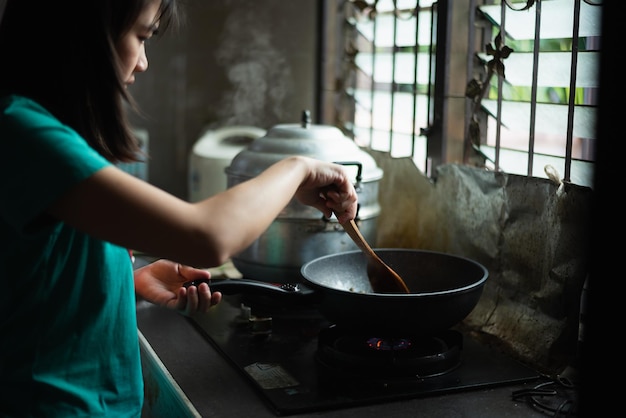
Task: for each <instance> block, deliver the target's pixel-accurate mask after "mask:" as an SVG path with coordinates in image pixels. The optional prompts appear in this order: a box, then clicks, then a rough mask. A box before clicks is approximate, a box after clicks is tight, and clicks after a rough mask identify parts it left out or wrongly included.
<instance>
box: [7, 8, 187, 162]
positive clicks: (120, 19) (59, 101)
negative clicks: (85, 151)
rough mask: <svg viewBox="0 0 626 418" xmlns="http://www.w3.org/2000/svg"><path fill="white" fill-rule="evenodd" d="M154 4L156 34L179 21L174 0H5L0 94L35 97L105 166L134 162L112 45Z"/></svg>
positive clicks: (136, 155)
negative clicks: (156, 5) (106, 162)
mask: <svg viewBox="0 0 626 418" xmlns="http://www.w3.org/2000/svg"><path fill="white" fill-rule="evenodd" d="M154 1H158V2H160V8H159V13H158V15H157V20H158V21H159V33H162V32H163V31H164V30H165V29H166V28H167V27H168V26H170V25H172V24H173V25H177V24H178V23H179V10H178V8H177V4H176V0H7V3H6V8H5V10H4V15H3V16H2V22H0V63H1V64H0V96H5V95H8V94H18V95H23V96H26V97H29V98H31V99H33V100H35V101H36V102H38V103H39V104H41V105H42V106H44V107H45V108H46V109H47V110H49V111H50V112H51V113H52V114H53V115H54V116H56V117H57V118H58V119H59V120H60V121H61V122H63V123H64V124H66V125H68V126H70V127H72V128H73V129H75V130H76V131H77V132H78V133H80V134H81V135H82V136H83V137H84V138H85V139H86V140H87V142H88V143H89V144H90V145H91V146H92V147H93V148H95V149H96V150H97V151H98V152H99V153H100V154H102V155H103V156H104V157H105V158H107V159H108V160H110V161H112V162H120V161H125V162H130V161H137V159H138V158H139V156H140V155H139V146H138V142H137V140H136V139H135V137H134V135H133V133H132V130H131V128H130V124H129V122H128V118H127V110H128V109H127V105H130V107H131V109H134V110H136V109H137V108H136V106H135V103H134V102H133V100H132V97H131V96H130V94H129V93H128V91H127V90H126V88H125V85H124V80H123V79H122V75H121V71H120V60H119V58H118V55H117V51H116V49H115V44H116V42H117V41H118V40H119V39H120V38H121V37H122V36H123V35H124V34H125V33H127V32H128V31H129V30H130V29H131V28H132V25H133V24H134V23H135V21H136V19H137V18H138V16H139V14H140V13H141V11H142V10H143V9H144V7H146V5H148V4H150V3H152V2H154Z"/></svg>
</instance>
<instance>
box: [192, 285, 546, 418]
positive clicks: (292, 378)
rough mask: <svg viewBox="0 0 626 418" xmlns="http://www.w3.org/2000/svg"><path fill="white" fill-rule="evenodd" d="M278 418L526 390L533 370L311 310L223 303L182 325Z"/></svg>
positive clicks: (456, 339) (464, 343) (240, 299)
mask: <svg viewBox="0 0 626 418" xmlns="http://www.w3.org/2000/svg"><path fill="white" fill-rule="evenodd" d="M189 320H190V321H191V322H192V323H193V324H194V325H195V327H196V328H197V329H198V330H199V331H200V333H201V334H202V335H203V336H204V337H205V338H206V339H207V340H208V342H209V343H210V344H211V345H212V346H213V347H214V348H215V349H216V350H217V351H218V352H219V353H220V354H221V355H222V356H223V357H224V358H225V359H227V360H228V361H229V363H230V364H231V365H232V366H233V367H234V368H235V369H236V370H237V371H238V372H239V373H240V374H241V376H243V378H244V379H246V380H247V381H248V382H249V384H250V385H252V387H254V388H255V390H256V392H257V393H258V394H259V396H260V397H261V398H262V399H263V400H264V401H265V402H266V403H267V404H268V405H269V407H270V408H271V409H272V410H273V411H274V412H275V413H276V414H277V415H294V414H301V413H306V412H313V411H323V410H332V409H339V408H346V407H351V406H357V405H367V404H375V403H386V402H391V401H396V400H401V399H411V398H418V397H427V396H434V395H440V394H445V393H452V392H460V391H471V390H476V389H484V388H489V387H494V386H502V385H509V384H516V383H524V382H529V381H533V380H536V379H538V378H539V375H538V374H537V372H535V371H533V370H531V369H529V368H527V367H526V366H524V365H523V364H521V363H518V362H517V361H515V360H514V359H512V358H509V357H507V356H506V355H504V354H503V353H500V352H498V351H496V350H494V349H492V348H490V347H487V346H485V345H482V344H480V343H478V342H476V341H475V340H473V339H472V338H470V337H468V336H466V335H464V334H463V333H462V332H460V331H457V330H454V329H451V330H445V331H443V332H441V333H437V334H436V335H411V334H410V333H409V334H408V335H379V334H380V333H378V334H377V335H368V334H363V333H362V332H354V331H353V330H349V329H341V328H339V327H337V326H335V325H334V324H331V323H329V322H328V321H326V320H325V319H324V318H323V317H322V316H321V315H320V314H319V312H317V310H316V309H315V307H313V306H276V303H272V301H268V300H265V299H263V298H262V297H258V296H256V297H250V296H234V295H229V296H224V300H223V301H222V303H220V304H219V305H218V306H216V307H215V308H213V309H212V311H211V312H210V313H209V314H206V315H197V316H194V317H192V318H190V319H189Z"/></svg>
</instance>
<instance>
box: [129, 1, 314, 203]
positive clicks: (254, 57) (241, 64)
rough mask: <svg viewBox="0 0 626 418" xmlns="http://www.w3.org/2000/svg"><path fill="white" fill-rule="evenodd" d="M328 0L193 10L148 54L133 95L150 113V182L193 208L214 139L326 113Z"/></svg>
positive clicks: (141, 123)
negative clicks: (203, 150) (323, 39)
mask: <svg viewBox="0 0 626 418" xmlns="http://www.w3.org/2000/svg"><path fill="white" fill-rule="evenodd" d="M318 3H319V1H318V0H299V1H295V2H292V1H279V0H263V1H255V0H211V1H206V0H189V1H187V2H186V5H187V6H186V7H187V9H186V10H187V18H186V24H185V26H184V27H183V28H182V29H181V30H180V31H179V32H178V33H173V32H169V33H167V34H165V36H164V37H163V38H160V39H155V40H152V41H151V42H150V44H149V45H148V51H147V54H148V60H149V68H148V71H147V72H146V73H144V74H139V75H138V76H137V81H136V83H135V84H134V85H133V86H132V87H131V89H132V90H131V91H132V93H133V95H134V97H135V99H136V100H137V102H138V103H139V105H140V107H141V109H142V110H143V112H144V113H145V117H142V118H139V117H133V119H132V120H133V122H134V124H135V125H136V126H137V127H139V128H145V129H147V130H148V134H149V147H148V151H149V154H150V159H149V161H148V173H149V174H148V180H149V181H150V183H152V184H154V185H156V186H158V187H160V188H162V189H164V190H166V191H168V192H170V193H173V194H175V195H177V196H179V197H182V198H187V197H188V191H187V170H188V168H187V161H188V155H189V153H190V151H191V148H192V146H193V144H194V143H195V141H196V140H197V139H198V138H199V137H200V135H201V134H202V132H204V131H205V130H206V129H210V128H216V127H220V126H229V125H252V126H258V127H260V128H264V129H268V128H270V127H272V126H274V125H275V124H278V123H294V122H298V120H299V117H300V112H301V111H302V110H303V109H311V110H312V111H314V110H315V109H316V91H317V86H316V80H317V73H318V68H317V67H318V62H319V60H318V57H317V48H318V37H319V35H320V34H319V33H318V30H317V20H318V9H319V7H318Z"/></svg>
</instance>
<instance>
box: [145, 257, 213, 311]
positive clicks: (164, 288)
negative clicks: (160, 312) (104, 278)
mask: <svg viewBox="0 0 626 418" xmlns="http://www.w3.org/2000/svg"><path fill="white" fill-rule="evenodd" d="M210 278H211V273H209V272H208V271H206V270H201V269H197V268H193V267H189V266H183V265H181V264H179V263H174V262H172V261H169V260H164V259H161V260H157V261H155V262H153V263H151V264H148V265H147V266H144V267H140V268H138V269H137V270H135V291H136V292H137V294H138V295H139V296H141V297H142V298H143V299H145V300H147V301H149V302H151V303H154V304H156V305H159V306H164V307H166V308H169V309H175V310H178V311H180V312H181V313H182V314H184V315H191V314H193V313H195V312H202V313H204V312H207V311H208V310H209V308H210V307H211V306H214V305H217V304H218V303H219V302H220V301H221V300H222V294H221V293H220V292H213V293H211V290H210V289H209V285H208V284H206V283H201V284H199V285H198V286H189V287H185V286H183V284H184V283H186V282H190V281H193V280H208V279H210Z"/></svg>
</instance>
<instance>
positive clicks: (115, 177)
mask: <svg viewBox="0 0 626 418" xmlns="http://www.w3.org/2000/svg"><path fill="white" fill-rule="evenodd" d="M294 196H296V197H297V198H298V199H299V200H300V201H301V202H302V203H304V204H307V205H310V206H313V207H316V208H317V209H319V210H320V211H322V212H323V213H324V214H325V215H326V216H327V217H330V215H331V214H332V213H335V215H336V216H337V218H338V220H339V222H340V223H343V222H346V221H348V220H350V219H353V218H354V216H355V215H356V204H357V194H356V191H355V190H354V187H353V185H352V183H351V182H350V180H349V178H348V176H347V174H346V172H345V171H344V168H343V166H341V165H338V164H332V163H327V162H322V161H319V160H315V159H311V158H307V157H302V156H294V157H288V158H286V159H284V160H281V161H279V162H277V163H275V164H274V165H272V166H270V167H269V168H267V169H266V170H265V171H264V172H262V173H261V174H259V175H258V176H256V177H254V178H252V179H250V180H248V181H246V182H244V183H240V184H238V185H236V186H234V187H232V188H229V189H227V190H226V191H224V192H222V193H219V194H217V195H215V196H212V197H210V198H208V199H206V200H203V201H200V202H197V203H189V202H186V201H184V200H182V199H179V198H177V197H175V196H173V195H171V194H169V193H167V192H165V191H163V190H160V189H158V188H157V187H154V186H152V185H150V184H149V183H146V182H144V181H142V180H139V179H137V178H135V177H133V176H131V175H129V174H127V173H125V172H123V171H122V170H119V169H117V168H115V167H108V168H105V169H102V170H100V171H98V172H96V173H95V174H94V175H93V176H91V177H90V178H88V179H86V180H84V181H82V182H81V183H79V184H78V185H76V186H75V187H73V188H72V189H70V190H68V192H67V193H66V194H65V195H64V196H62V197H61V198H60V199H59V200H58V201H57V202H55V203H54V204H53V205H52V206H51V207H50V210H49V212H50V214H52V215H53V216H55V217H56V218H58V219H60V220H62V221H64V222H66V223H68V224H69V225H72V226H74V227H75V228H77V229H79V230H82V231H84V232H87V233H89V234H91V235H93V236H96V237H98V238H101V239H104V240H107V241H110V242H113V243H116V244H118V245H120V246H124V247H127V248H132V249H135V250H139V251H143V252H146V253H148V254H150V255H153V256H157V257H163V258H167V259H170V260H175V261H177V262H181V263H184V264H188V265H192V266H197V267H213V266H218V265H221V264H223V263H224V262H225V261H226V260H228V259H229V258H230V257H231V256H232V255H234V254H236V253H238V252H240V251H242V250H244V249H245V248H246V247H248V246H249V245H250V244H251V243H252V242H253V241H254V240H255V239H256V238H258V237H259V236H260V235H261V234H262V233H263V232H264V231H265V230H266V229H267V228H268V227H269V226H270V224H271V223H272V221H273V220H274V219H275V218H276V216H278V214H279V213H280V211H281V210H282V209H283V208H284V207H285V206H286V205H287V204H288V203H289V201H290V200H291V199H292V198H293V197H294Z"/></svg>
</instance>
